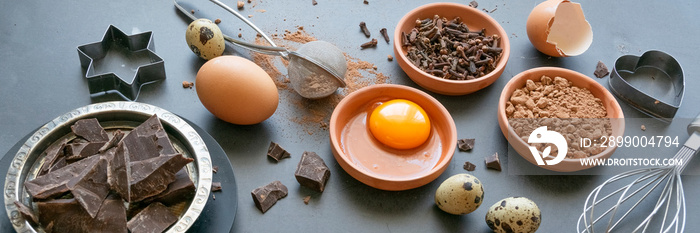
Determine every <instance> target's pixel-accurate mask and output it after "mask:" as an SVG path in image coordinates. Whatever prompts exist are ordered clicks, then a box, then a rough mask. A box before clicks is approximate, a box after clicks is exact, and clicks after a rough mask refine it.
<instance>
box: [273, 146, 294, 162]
mask: <svg viewBox="0 0 700 233" xmlns="http://www.w3.org/2000/svg"><path fill="white" fill-rule="evenodd" d="M267 156H268V157H270V158H272V159H274V160H275V161H277V162H279V161H280V160H282V159H284V158H289V157H291V156H290V155H289V152H287V151H286V150H284V148H282V147H281V146H280V145H279V144H277V143H274V142H270V147H269V148H268V149H267Z"/></svg>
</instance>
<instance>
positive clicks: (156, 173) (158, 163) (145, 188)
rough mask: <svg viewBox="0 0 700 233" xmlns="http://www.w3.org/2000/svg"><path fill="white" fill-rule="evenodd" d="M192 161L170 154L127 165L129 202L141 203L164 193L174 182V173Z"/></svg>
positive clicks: (179, 155) (180, 155)
mask: <svg viewBox="0 0 700 233" xmlns="http://www.w3.org/2000/svg"><path fill="white" fill-rule="evenodd" d="M129 153H130V154H131V150H129ZM192 161H194V159H191V158H185V157H184V156H182V154H171V155H162V156H158V157H155V158H151V159H147V160H142V161H137V162H131V163H129V166H131V174H130V177H129V186H130V192H129V197H130V201H131V202H137V201H141V200H143V199H146V198H149V197H152V196H155V195H157V194H159V193H161V192H163V191H165V189H167V188H168V184H170V183H172V182H173V181H175V173H177V172H178V171H180V169H182V168H183V167H184V166H185V165H187V164H188V163H190V162H192Z"/></svg>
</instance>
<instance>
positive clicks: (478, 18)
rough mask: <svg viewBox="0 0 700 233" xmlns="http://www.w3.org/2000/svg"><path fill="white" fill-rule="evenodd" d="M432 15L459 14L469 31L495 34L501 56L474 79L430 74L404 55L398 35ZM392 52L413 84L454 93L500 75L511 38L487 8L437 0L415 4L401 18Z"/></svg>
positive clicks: (480, 85) (480, 86)
mask: <svg viewBox="0 0 700 233" xmlns="http://www.w3.org/2000/svg"><path fill="white" fill-rule="evenodd" d="M435 15H438V16H439V17H445V18H446V19H447V20H448V21H449V20H453V19H455V17H460V18H461V21H462V22H463V23H464V24H466V25H467V27H468V28H469V30H470V31H476V30H481V29H484V30H485V31H484V35H486V36H492V35H494V34H495V35H498V37H499V40H500V42H499V43H498V47H500V49H502V52H501V56H500V58H498V59H496V61H495V63H494V66H495V68H494V69H493V70H492V71H490V72H488V73H486V74H485V75H484V76H481V77H477V78H475V79H470V80H452V79H445V78H441V77H437V76H434V75H432V74H429V73H427V72H425V71H423V70H421V69H420V68H418V67H417V66H416V65H415V64H413V62H412V61H411V60H410V59H409V58H408V57H407V52H408V51H407V48H406V47H405V46H403V41H404V39H402V38H401V37H402V34H401V33H402V32H404V33H407V34H408V33H410V32H411V29H413V28H414V27H416V20H417V19H426V18H433V16H435ZM394 53H395V56H396V61H397V63H398V64H399V66H400V67H401V69H402V70H403V71H404V72H406V75H408V77H409V78H410V79H411V80H413V81H414V82H415V83H416V84H418V85H420V86H421V87H423V88H425V89H427V90H429V91H432V92H435V93H438V94H443V95H453V96H457V95H466V94H469V93H472V92H476V91H478V90H481V89H483V88H485V87H487V86H489V85H491V84H492V83H493V82H495V81H496V79H498V77H500V76H501V74H502V73H503V70H504V69H505V67H506V64H507V63H508V57H510V42H509V40H508V34H507V33H506V31H505V30H504V29H503V27H501V25H500V24H499V23H498V21H496V20H495V19H493V18H491V16H489V15H488V14H487V13H486V12H483V11H482V10H479V9H477V8H474V7H470V6H467V5H463V4H457V3H447V2H440V3H431V4H427V5H423V6H420V7H418V8H415V9H413V10H411V11H410V12H408V13H407V14H406V15H404V16H403V18H401V20H400V21H399V23H398V24H397V25H396V28H395V29H394Z"/></svg>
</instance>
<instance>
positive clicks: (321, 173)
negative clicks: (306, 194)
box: [294, 151, 331, 192]
mask: <svg viewBox="0 0 700 233" xmlns="http://www.w3.org/2000/svg"><path fill="white" fill-rule="evenodd" d="M294 176H295V177H296V178H297V181H298V182H299V184H301V185H302V186H305V187H307V188H310V189H312V190H315V191H318V192H323V189H325V187H326V182H327V181H328V178H329V177H330V176H331V170H330V169H328V166H326V163H324V162H323V159H322V158H321V157H320V156H318V155H317V154H316V153H314V152H308V151H305V152H304V153H303V154H302V155H301V160H299V164H298V165H297V170H296V172H294Z"/></svg>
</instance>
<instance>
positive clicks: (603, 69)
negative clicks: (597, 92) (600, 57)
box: [593, 61, 610, 78]
mask: <svg viewBox="0 0 700 233" xmlns="http://www.w3.org/2000/svg"><path fill="white" fill-rule="evenodd" d="M608 74H610V72H608V67H607V66H605V64H603V62H602V61H598V65H596V66H595V71H594V72H593V75H595V76H596V77H598V78H603V77H605V76H608Z"/></svg>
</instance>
